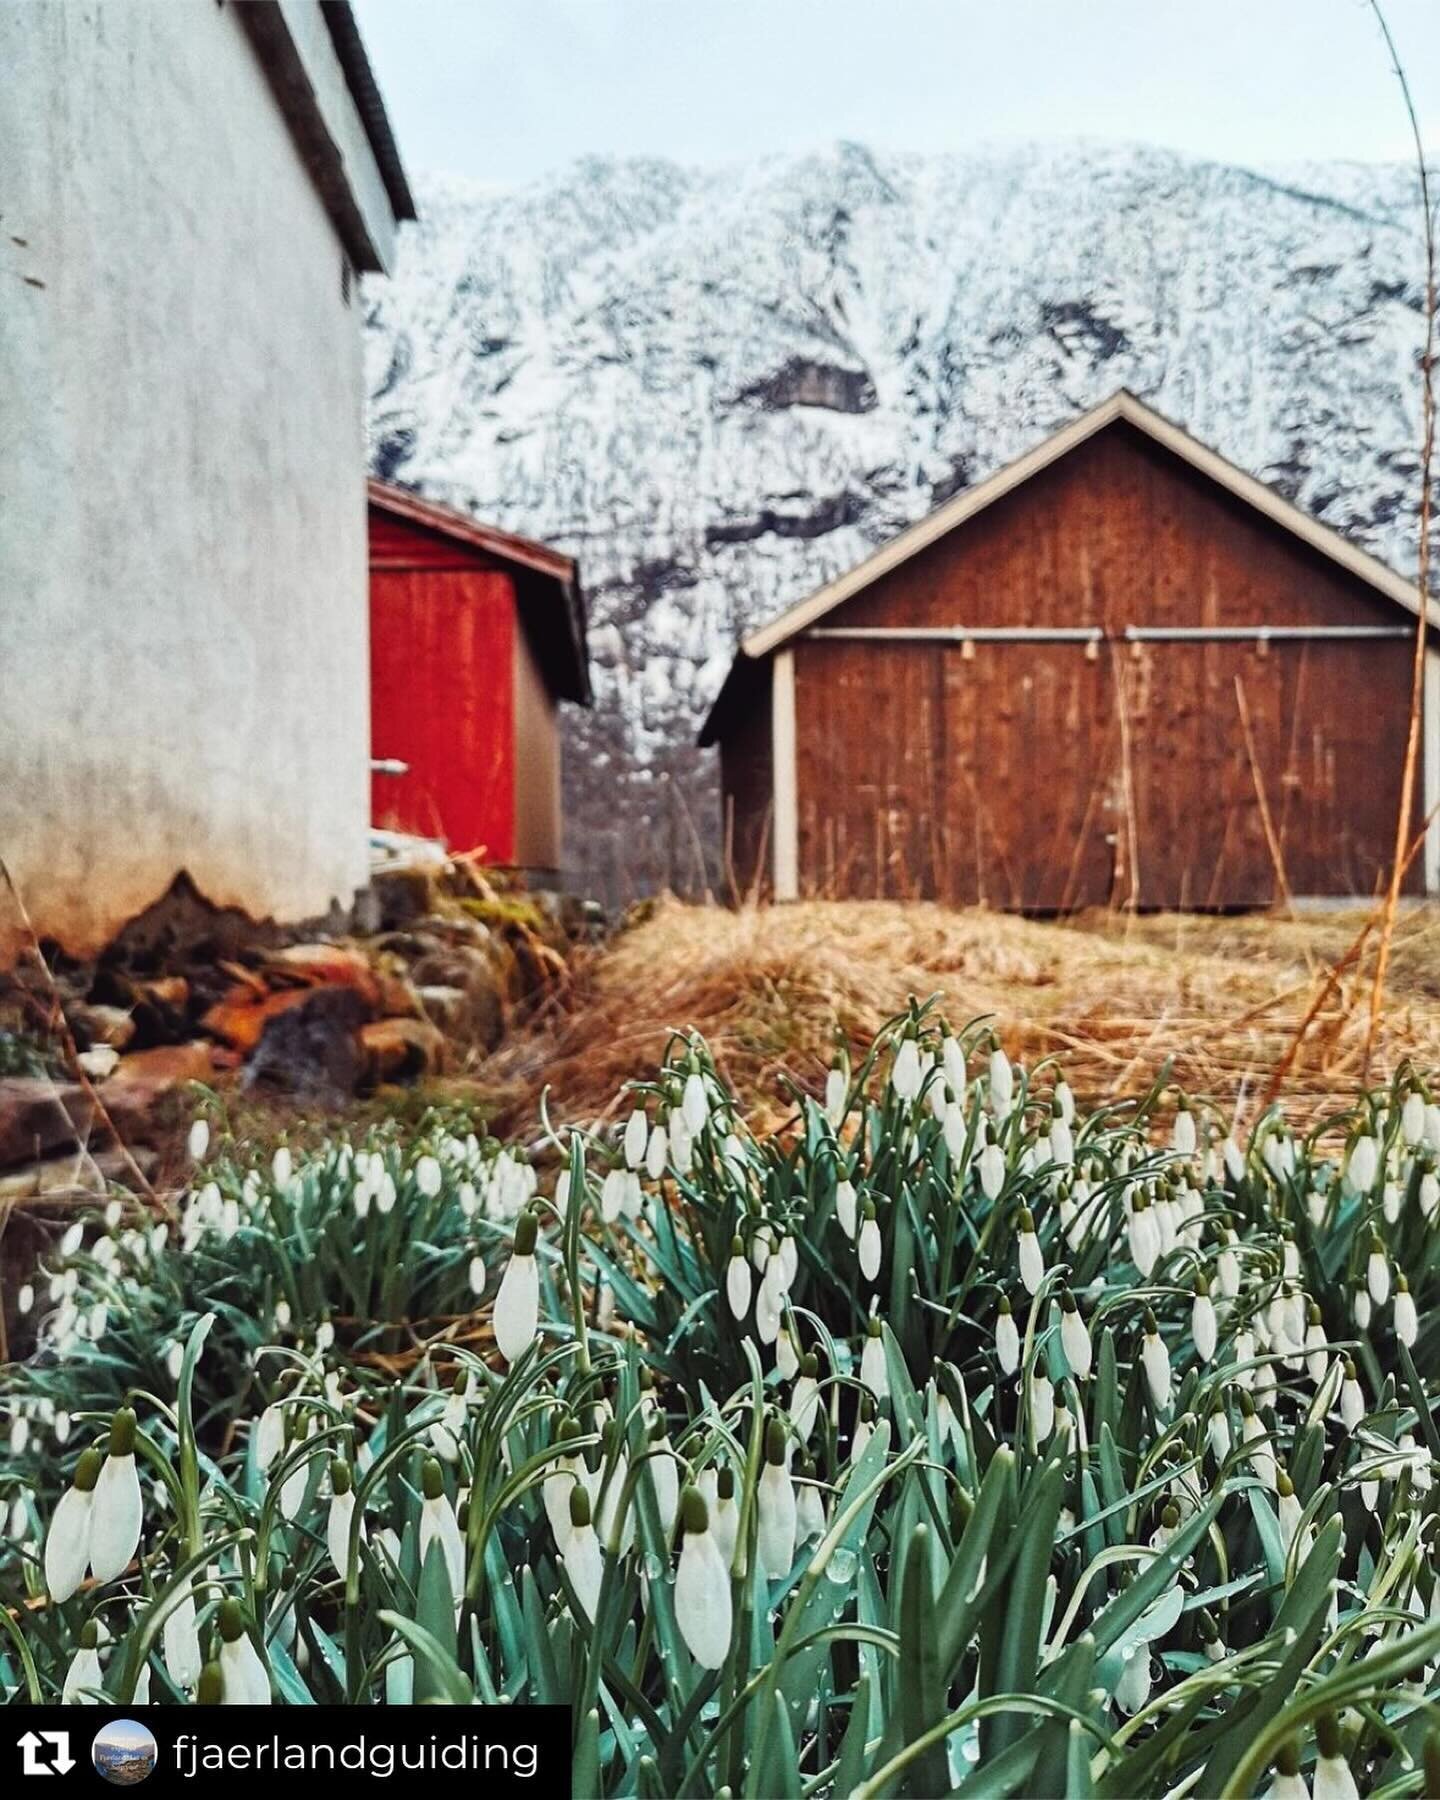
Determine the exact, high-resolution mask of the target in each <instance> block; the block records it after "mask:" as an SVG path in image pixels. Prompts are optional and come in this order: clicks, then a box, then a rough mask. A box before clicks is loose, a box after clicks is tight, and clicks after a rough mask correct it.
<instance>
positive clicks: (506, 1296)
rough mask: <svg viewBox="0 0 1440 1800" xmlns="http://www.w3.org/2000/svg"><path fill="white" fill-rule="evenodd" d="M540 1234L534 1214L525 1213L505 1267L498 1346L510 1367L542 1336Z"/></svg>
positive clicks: (497, 1316) (497, 1311) (497, 1313)
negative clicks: (537, 1259)
mask: <svg viewBox="0 0 1440 1800" xmlns="http://www.w3.org/2000/svg"><path fill="white" fill-rule="evenodd" d="M538 1233H539V1226H538V1223H537V1221H536V1218H535V1215H534V1213H531V1212H527V1213H522V1214H521V1215H520V1217H519V1219H518V1220H517V1221H516V1224H515V1247H514V1253H513V1254H512V1256H511V1258H510V1260H509V1262H508V1263H506V1265H505V1273H504V1274H503V1275H502V1276H501V1277H500V1290H499V1292H498V1293H497V1294H496V1296H495V1309H494V1314H493V1322H494V1326H495V1343H496V1346H497V1347H498V1349H499V1351H500V1354H501V1355H502V1356H503V1357H504V1358H505V1360H506V1362H507V1363H513V1362H518V1361H519V1359H520V1358H521V1357H522V1356H523V1355H524V1354H525V1352H526V1351H527V1350H528V1349H529V1348H530V1346H531V1344H533V1343H534V1342H535V1339H536V1337H537V1335H538V1334H539V1329H540V1272H539V1270H538V1269H537V1268H536V1266H535V1241H536V1238H537V1236H538Z"/></svg>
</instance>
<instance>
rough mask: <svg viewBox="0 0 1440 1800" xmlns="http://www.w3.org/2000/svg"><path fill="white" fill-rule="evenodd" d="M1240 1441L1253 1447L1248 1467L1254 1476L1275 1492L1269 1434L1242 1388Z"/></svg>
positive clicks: (1275, 1466) (1273, 1461)
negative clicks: (1253, 1472)
mask: <svg viewBox="0 0 1440 1800" xmlns="http://www.w3.org/2000/svg"><path fill="white" fill-rule="evenodd" d="M1240 1441H1241V1443H1242V1444H1249V1445H1253V1448H1252V1450H1251V1452H1250V1467H1251V1468H1252V1469H1253V1470H1254V1471H1255V1474H1256V1476H1257V1477H1258V1479H1259V1480H1260V1481H1262V1482H1263V1483H1264V1484H1265V1486H1266V1487H1268V1488H1269V1489H1270V1490H1271V1492H1272V1493H1273V1492H1274V1491H1275V1486H1276V1475H1277V1465H1276V1462H1275V1452H1274V1451H1273V1450H1272V1449H1271V1448H1270V1443H1269V1434H1268V1433H1267V1432H1266V1430H1265V1427H1264V1426H1263V1425H1262V1424H1261V1423H1260V1415H1259V1414H1258V1413H1257V1412H1256V1411H1255V1403H1254V1401H1253V1400H1251V1398H1250V1396H1249V1395H1248V1394H1247V1393H1246V1392H1245V1391H1244V1389H1243V1388H1242V1389H1241V1391H1240Z"/></svg>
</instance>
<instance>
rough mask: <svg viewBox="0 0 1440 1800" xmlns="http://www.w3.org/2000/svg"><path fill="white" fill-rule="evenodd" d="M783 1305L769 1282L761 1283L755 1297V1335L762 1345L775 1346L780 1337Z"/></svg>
mask: <svg viewBox="0 0 1440 1800" xmlns="http://www.w3.org/2000/svg"><path fill="white" fill-rule="evenodd" d="M781 1318H782V1312H781V1303H780V1301H779V1300H778V1299H776V1297H775V1294H774V1292H773V1290H772V1289H771V1286H770V1284H769V1283H768V1282H766V1281H762V1282H761V1283H760V1289H759V1292H758V1293H757V1294H756V1296H755V1335H756V1337H757V1338H758V1339H759V1341H760V1343H761V1344H773V1343H774V1342H775V1340H776V1339H777V1338H778V1337H779V1335H780V1321H781Z"/></svg>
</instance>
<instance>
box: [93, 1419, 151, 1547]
mask: <svg viewBox="0 0 1440 1800" xmlns="http://www.w3.org/2000/svg"><path fill="white" fill-rule="evenodd" d="M143 1523H144V1506H143V1502H142V1500H141V1496H140V1477H139V1475H138V1473H137V1472H136V1468H135V1414H134V1412H133V1411H132V1410H131V1409H130V1408H129V1407H128V1406H124V1407H121V1409H120V1411H119V1412H117V1413H116V1414H115V1416H114V1418H113V1419H112V1420H111V1421H110V1453H109V1455H108V1456H107V1457H106V1458H105V1461H104V1464H103V1465H102V1467H101V1470H100V1473H99V1476H98V1477H97V1479H96V1482H95V1498H94V1503H93V1505H92V1507H91V1512H90V1572H91V1574H93V1575H94V1577H95V1579H96V1581H99V1582H106V1581H113V1580H114V1579H115V1577H116V1576H117V1575H120V1574H122V1573H123V1572H124V1571H125V1569H126V1568H127V1567H128V1566H129V1564H130V1559H131V1558H132V1557H133V1556H134V1554H135V1550H136V1546H137V1545H138V1544H139V1542H140V1528H141V1526H142V1524H143Z"/></svg>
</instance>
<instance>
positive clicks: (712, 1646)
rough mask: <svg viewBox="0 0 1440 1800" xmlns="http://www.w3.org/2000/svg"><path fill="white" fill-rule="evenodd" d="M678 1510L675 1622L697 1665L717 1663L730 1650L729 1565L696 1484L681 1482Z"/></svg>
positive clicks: (711, 1665) (713, 1666)
mask: <svg viewBox="0 0 1440 1800" xmlns="http://www.w3.org/2000/svg"><path fill="white" fill-rule="evenodd" d="M680 1514H681V1518H680V1523H681V1537H680V1561H679V1564H678V1566H677V1568H676V1570H675V1623H676V1624H677V1625H678V1626H679V1627H680V1635H681V1637H683V1638H684V1640H685V1646H686V1648H687V1649H688V1650H689V1652H690V1654H691V1655H692V1656H693V1657H694V1658H695V1660H696V1662H697V1663H699V1664H700V1666H701V1668H702V1669H718V1668H719V1667H720V1666H721V1664H722V1663H723V1662H724V1661H725V1658H726V1655H727V1654H728V1652H729V1649H730V1637H731V1632H732V1630H733V1628H734V1615H733V1611H732V1608H731V1603H730V1571H729V1569H728V1568H727V1566H726V1563H725V1558H724V1557H723V1556H722V1555H721V1553H720V1547H719V1545H718V1544H717V1543H716V1541H715V1536H714V1533H713V1532H712V1531H711V1529H710V1509H709V1507H708V1506H707V1505H706V1503H705V1496H704V1495H703V1494H702V1493H701V1492H700V1490H699V1488H694V1487H687V1488H686V1490H685V1494H684V1498H683V1500H682V1501H681V1506H680Z"/></svg>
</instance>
